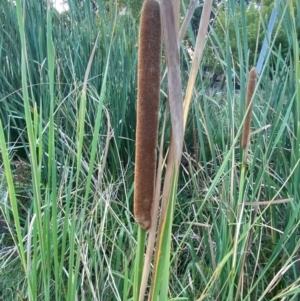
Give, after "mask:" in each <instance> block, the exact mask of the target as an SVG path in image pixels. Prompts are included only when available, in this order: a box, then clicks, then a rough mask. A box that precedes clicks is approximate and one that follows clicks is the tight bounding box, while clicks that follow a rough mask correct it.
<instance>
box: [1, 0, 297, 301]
mask: <svg viewBox="0 0 300 301" xmlns="http://www.w3.org/2000/svg"><path fill="white" fill-rule="evenodd" d="M218 2H220V1H218ZM248 2H249V7H248V6H247V2H243V1H223V2H222V3H217V1H215V6H214V7H215V10H214V14H213V15H212V16H214V17H215V19H214V20H212V24H211V28H210V32H209V36H208V39H207V44H206V48H205V49H206V52H205V54H204V58H203V63H202V65H201V68H200V70H199V76H198V78H197V82H196V89H195V91H194V94H193V102H192V105H191V110H190V115H189V119H188V126H187V131H186V135H185V147H184V154H183V159H182V164H181V171H180V175H179V188H180V189H179V192H178V194H177V199H178V202H177V203H176V208H175V215H174V223H173V229H172V230H173V232H172V233H173V234H172V245H171V263H170V271H171V278H170V282H169V287H168V291H169V297H170V300H171V299H172V300H196V299H197V298H200V299H199V300H210V299H213V300H233V298H231V297H232V296H238V298H239V299H240V300H245V301H246V300H284V298H287V299H289V300H297V296H298V295H299V293H300V288H299V279H300V275H299V270H300V269H299V251H300V245H299V235H300V233H299V229H300V227H299V221H300V216H299V215H300V214H299V213H300V204H299V191H300V190H299V174H300V172H299V158H300V155H299V149H300V148H299V135H300V129H299V116H300V113H299V112H300V110H299V108H300V90H299V85H298V79H299V76H300V73H299V72H300V66H299V25H300V8H299V4H298V3H297V1H293V6H291V7H288V8H287V9H286V10H285V9H284V7H282V10H281V11H279V18H278V22H277V25H276V26H277V27H276V30H275V31H274V34H273V36H272V37H271V40H272V44H271V45H272V47H271V48H270V50H269V52H268V55H267V57H266V61H265V64H264V67H263V70H262V73H261V74H260V76H259V79H258V80H259V83H258V87H257V89H256V92H255V96H254V100H253V101H254V111H253V122H252V136H251V146H250V149H249V154H248V157H247V171H246V174H245V178H244V179H243V181H244V182H245V186H244V187H245V189H243V190H241V189H240V187H241V186H240V178H241V162H242V160H243V157H242V150H241V148H240V143H239V139H240V133H241V128H242V124H243V119H244V114H245V105H244V104H245V97H246V82H247V78H248V71H249V68H250V66H252V65H255V64H256V59H257V56H258V54H259V51H260V47H261V41H262V39H263V38H264V36H265V34H266V29H265V28H266V26H267V22H268V18H269V14H270V11H271V9H272V5H273V1H267V0H265V1H264V2H263V6H262V8H261V10H260V11H259V10H256V9H255V8H254V5H253V3H252V4H251V2H250V1H248ZM283 2H285V1H283ZM68 3H69V6H70V10H69V11H66V12H64V13H62V14H59V13H57V12H56V11H55V9H53V8H50V7H48V8H47V2H46V1H33V0H28V1H25V2H24V1H16V4H15V3H14V2H11V1H1V2H0V20H3V22H2V26H1V31H0V119H1V125H2V126H1V127H0V149H1V160H0V163H1V165H0V167H1V169H0V170H1V173H0V174H1V179H0V184H1V186H0V190H1V194H0V196H1V198H0V208H1V211H0V220H1V223H0V298H2V299H3V300H26V299H28V300H51V299H54V300H70V301H71V300H72V301H73V300H76V299H77V300H131V297H132V291H133V278H134V268H133V267H134V258H135V250H136V233H137V225H136V224H135V223H134V219H133V217H132V194H133V166H134V162H133V158H134V137H135V102H136V76H137V74H136V66H137V36H138V16H139V5H137V4H136V2H134V1H131V2H128V3H127V2H122V1H121V2H119V3H118V5H115V4H114V3H113V2H110V1H105V2H104V1H101V0H99V1H94V2H92V1H68ZM93 3H94V4H93ZM187 6H188V3H186V2H185V1H183V2H182V3H181V8H182V16H184V12H185V8H186V7H187ZM124 7H126V11H125V12H124V11H123V8H124ZM201 7H202V1H201V2H200V3H199V5H198V8H197V10H196V13H195V15H194V19H193V21H192V24H191V25H190V26H189V28H188V33H187V36H186V39H187V41H184V42H183V43H182V44H181V54H180V55H181V64H182V66H181V70H182V81H183V85H184V86H185V85H186V83H187V78H188V76H187V75H188V73H189V70H190V66H191V57H190V56H189V53H188V49H187V48H186V43H188V45H189V46H191V47H192V48H193V47H194V46H195V45H194V42H195V37H194V33H195V29H196V28H197V23H198V21H199V17H200V15H201V13H200V12H201ZM20 12H21V13H20ZM22 15H23V16H24V17H23V18H20V16H21V17H22ZM18 16H19V19H18ZM21 20H24V23H22V21H21ZM21 24H24V30H23V29H22V26H21ZM259 24H260V26H259ZM280 24H281V25H280ZM277 29H278V30H277ZM21 37H25V40H24V41H25V42H26V43H25V46H24V45H22V44H21V42H22V39H21ZM94 47H95V54H94V56H93V57H92V64H91V66H90V67H88V66H89V59H90V57H91V54H92V51H93V48H94ZM24 54H26V55H24ZM22 62H23V63H22ZM24 62H25V64H24ZM164 69H165V65H164V66H163V70H164ZM207 71H209V72H211V73H213V72H214V71H216V72H218V73H220V74H221V75H222V76H224V86H223V89H222V90H220V89H217V88H214V87H211V77H210V76H212V74H210V75H209V76H207V74H206V72H207ZM162 72H163V71H162ZM233 72H234V73H235V75H236V80H237V81H239V83H240V90H239V91H236V90H235V89H234V81H232V73H233ZM86 74H88V80H87V82H85V76H86ZM270 74H271V75H272V78H271V80H270ZM166 81H167V80H166V78H162V86H161V91H162V94H161V100H162V101H161V110H160V117H161V123H162V119H163V118H162V116H163V113H164V110H165V108H166V95H167V90H166ZM85 83H86V86H85ZM24 87H25V89H24ZM26 93H27V94H26ZM26 112H29V114H26ZM167 124H168V125H167V129H166V141H164V146H165V150H166V149H167V146H168V137H169V131H170V125H169V122H167ZM161 131H162V127H160V133H161ZM10 168H11V170H10ZM240 194H242V196H243V204H239V203H238V200H239V197H240ZM237 216H239V217H240V219H237ZM237 224H239V225H240V232H238V233H239V235H236V233H237V232H236V231H237V230H236V225H237ZM234 246H237V250H235V249H234ZM234 256H235V257H236V264H234V260H233V257H234Z"/></svg>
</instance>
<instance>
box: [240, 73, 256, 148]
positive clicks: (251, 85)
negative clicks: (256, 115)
mask: <svg viewBox="0 0 300 301" xmlns="http://www.w3.org/2000/svg"><path fill="white" fill-rule="evenodd" d="M256 75H257V73H256V68H255V67H253V68H252V69H251V70H250V72H249V79H248V87H247V99H246V111H247V110H248V108H249V106H250V108H249V110H248V112H247V116H246V119H245V122H244V129H243V136H242V148H243V149H245V148H246V147H247V146H248V143H249V139H250V126H251V117H252V103H251V99H252V96H253V93H254V90H255V86H256Z"/></svg>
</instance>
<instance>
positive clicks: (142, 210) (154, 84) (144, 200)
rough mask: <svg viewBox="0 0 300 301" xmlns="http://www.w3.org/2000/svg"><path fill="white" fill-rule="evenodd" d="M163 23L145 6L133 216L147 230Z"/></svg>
mask: <svg viewBox="0 0 300 301" xmlns="http://www.w3.org/2000/svg"><path fill="white" fill-rule="evenodd" d="M160 61H161V24H160V7H159V3H158V2H157V1H155V0H146V1H145V2H144V4H143V8H142V14H141V22H140V34H139V57H138V95H137V98H138V99H137V126H136V151H135V152H136V155H135V183H134V216H135V219H136V221H137V222H138V223H139V225H140V226H141V227H142V228H144V229H145V230H148V229H149V228H150V225H151V208H152V203H153V196H154V181H155V174H156V172H155V171H156V145H157V132H158V110H159V95H160Z"/></svg>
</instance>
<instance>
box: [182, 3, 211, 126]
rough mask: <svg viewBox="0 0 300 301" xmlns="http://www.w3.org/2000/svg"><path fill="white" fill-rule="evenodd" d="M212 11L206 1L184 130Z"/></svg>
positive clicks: (186, 102) (194, 59)
mask: <svg viewBox="0 0 300 301" xmlns="http://www.w3.org/2000/svg"><path fill="white" fill-rule="evenodd" d="M211 9H212V0H206V1H205V2H204V6H203V10H202V15H201V20H200V25H199V30H198V35H197V40H196V46H195V53H194V58H193V64H192V68H191V72H190V77H189V81H188V85H187V89H186V94H185V99H184V113H183V114H184V128H185V126H186V121H187V116H188V111H189V106H190V102H191V98H192V94H193V90H194V86H195V81H196V77H197V74H198V70H199V66H200V62H201V59H202V56H203V50H204V46H205V40H206V34H207V29H208V24H209V19H210V13H211Z"/></svg>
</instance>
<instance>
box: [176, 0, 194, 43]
mask: <svg viewBox="0 0 300 301" xmlns="http://www.w3.org/2000/svg"><path fill="white" fill-rule="evenodd" d="M197 4H198V0H191V3H190V6H189V8H188V11H187V14H186V16H185V18H184V20H183V22H182V25H181V28H180V31H179V34H178V41H179V42H181V41H182V39H183V37H184V35H185V33H186V30H187V28H188V26H189V24H190V22H191V20H192V17H193V15H194V12H195V9H196V6H197Z"/></svg>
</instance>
